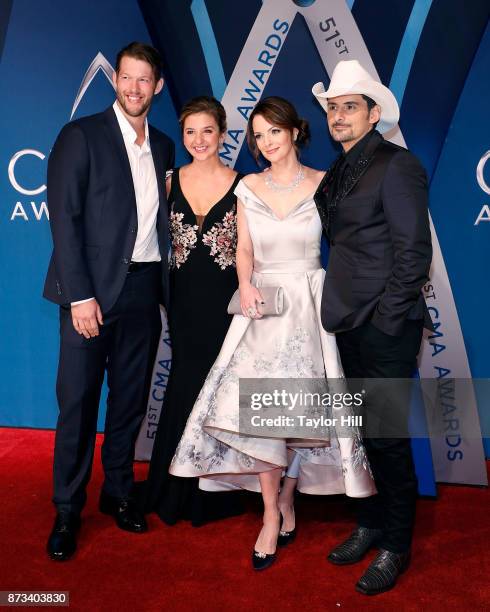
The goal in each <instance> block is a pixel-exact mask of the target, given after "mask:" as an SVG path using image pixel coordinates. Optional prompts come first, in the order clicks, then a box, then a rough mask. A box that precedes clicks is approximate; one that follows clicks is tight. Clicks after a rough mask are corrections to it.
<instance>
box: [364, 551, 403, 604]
mask: <svg viewBox="0 0 490 612" xmlns="http://www.w3.org/2000/svg"><path fill="white" fill-rule="evenodd" d="M409 564H410V552H406V553H394V552H390V551H389V550H380V552H379V554H378V556H377V557H376V559H374V561H373V562H372V563H371V565H370V566H369V567H368V568H367V570H366V572H365V573H364V575H363V576H362V578H361V579H360V580H359V582H358V583H357V584H356V591H359V593H363V594H364V595H377V594H378V593H384V592H385V591H389V590H390V589H392V588H393V587H394V586H395V584H396V581H397V579H398V576H399V575H400V574H402V573H403V572H404V571H405V570H406V569H407V568H408V566H409Z"/></svg>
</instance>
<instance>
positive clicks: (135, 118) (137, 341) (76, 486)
mask: <svg viewBox="0 0 490 612" xmlns="http://www.w3.org/2000/svg"><path fill="white" fill-rule="evenodd" d="M113 81H114V86H115V88H116V95H117V99H116V101H115V102H114V105H113V106H112V107H110V108H108V109H107V110H106V111H105V112H103V113H99V114H97V115H93V116H90V117H84V118H82V119H78V120H76V121H73V122H71V123H69V124H67V125H65V127H64V128H63V129H62V130H61V132H60V134H59V136H58V138H57V140H56V142H55V144H54V147H53V150H52V152H51V155H50V158H49V164H48V200H49V211H50V224H51V231H52V235H53V243H54V249H53V254H52V257H51V261H50V264H49V270H48V274H47V278H46V283H45V288H44V296H45V297H46V298H47V299H49V300H51V301H53V302H55V303H56V304H58V305H59V306H60V336H61V339H60V356H59V366H58V379H57V386H56V390H57V397H58V403H59V417H58V424H57V429H56V443H55V451H54V497H53V502H54V504H55V506H56V510H57V515H56V520H55V523H54V527H53V530H52V532H51V535H50V537H49V540H48V545H47V551H48V554H49V556H50V557H51V558H52V559H56V560H64V559H68V558H69V557H71V556H72V555H73V553H74V552H75V549H76V538H77V532H78V529H79V527H80V514H81V511H82V508H83V506H84V505H85V501H86V492H85V489H86V485H87V483H88V481H89V478H90V473H91V467H92V461H93V453H94V445H95V434H96V425H97V414H98V406H99V399H100V392H101V387H102V381H103V378H104V372H105V371H107V382H108V387H109V396H108V400H107V415H106V421H105V435H104V443H103V446H102V463H103V467H104V474H105V479H104V484H103V487H102V492H101V496H100V510H101V511H102V512H104V513H106V514H110V515H112V516H113V517H114V518H115V520H116V523H117V525H118V526H119V527H120V528H121V529H125V530H127V531H131V532H136V533H140V532H143V531H145V530H146V528H147V527H146V523H145V519H144V516H143V515H142V514H141V513H140V512H139V510H138V509H137V508H136V506H135V504H134V503H133V502H132V500H131V489H132V486H133V456H134V445H135V441H136V437H137V433H138V430H139V427H140V424H141V421H142V418H143V416H144V414H145V410H146V402H147V396H148V390H149V386H150V382H151V380H150V379H151V373H152V368H153V362H154V359H155V355H156V351H157V347H158V341H159V337H160V332H161V319H160V307H159V305H160V304H163V305H165V306H166V305H167V299H168V268H167V253H168V248H169V240H168V215H167V201H166V194H165V172H166V170H167V169H169V168H171V167H172V166H173V163H174V145H173V142H172V141H171V140H170V139H169V138H168V137H167V136H166V135H165V134H163V133H162V132H159V131H158V130H156V129H155V128H153V127H151V126H150V125H148V121H147V114H148V111H149V109H150V106H151V102H152V99H153V96H154V95H156V94H158V93H159V92H160V91H161V89H162V87H163V79H162V77H161V61H160V57H159V54H158V52H157V51H156V50H155V49H154V48H153V47H150V46H148V45H145V44H142V43H137V42H134V43H131V44H130V45H128V46H127V47H125V48H124V49H122V50H121V51H120V52H119V54H118V56H117V62H116V71H115V74H114V76H113Z"/></svg>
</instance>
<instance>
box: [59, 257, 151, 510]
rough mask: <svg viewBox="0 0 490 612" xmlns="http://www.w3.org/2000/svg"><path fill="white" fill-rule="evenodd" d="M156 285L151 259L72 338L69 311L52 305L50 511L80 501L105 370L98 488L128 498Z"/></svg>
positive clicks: (145, 386) (72, 507)
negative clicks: (100, 319)
mask: <svg viewBox="0 0 490 612" xmlns="http://www.w3.org/2000/svg"><path fill="white" fill-rule="evenodd" d="M160 284H161V277H160V265H159V264H149V265H148V266H146V267H144V268H142V269H141V270H138V271H135V272H131V273H129V274H128V275H127V277H126V281H125V284H124V287H123V289H122V291H121V294H120V296H119V298H118V300H117V302H116V304H115V305H114V307H113V308H111V310H110V311H109V312H108V313H106V314H105V315H104V324H103V325H102V326H99V336H97V337H95V338H89V339H86V338H84V337H83V336H80V335H79V334H78V333H77V332H76V331H75V330H74V328H73V323H72V319H71V312H70V308H65V307H61V308H60V336H61V341H60V356H59V365H58V378H57V385H56V392H57V397H58V404H59V417H58V424H57V428H56V441H55V449H54V497H53V502H54V504H55V506H56V507H57V509H58V511H60V510H65V511H70V512H75V513H79V512H81V510H82V508H83V506H84V504H85V501H86V492H85V488H86V486H87V483H88V481H89V479H90V474H91V470H92V461H93V455H94V446H95V435H96V428H97V415H98V409H99V400H100V393H101V388H102V382H103V379H104V373H105V371H107V384H108V388H109V395H108V399H107V413H106V419H105V428H104V434H105V435H104V443H103V446H102V463H103V468H104V475H105V479H104V485H103V489H104V491H105V492H106V493H108V494H109V495H113V496H115V497H119V498H121V497H125V498H127V497H129V495H130V492H131V488H132V486H133V481H134V475H133V458H134V446H135V442H136V438H137V435H138V431H139V427H140V425H141V421H142V419H143V417H144V415H145V412H146V407H147V399H148V391H149V386H150V383H151V373H152V369H153V363H154V360H155V356H156V351H157V348H158V342H159V338H160V332H161V319H160V308H159V288H160Z"/></svg>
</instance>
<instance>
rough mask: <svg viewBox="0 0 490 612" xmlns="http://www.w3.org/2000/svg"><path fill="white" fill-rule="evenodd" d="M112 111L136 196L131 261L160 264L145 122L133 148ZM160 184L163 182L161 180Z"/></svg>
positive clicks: (124, 124) (129, 133) (125, 125)
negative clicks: (141, 137)
mask: <svg viewBox="0 0 490 612" xmlns="http://www.w3.org/2000/svg"><path fill="white" fill-rule="evenodd" d="M112 108H113V109H114V112H115V113H116V118H117V122H118V123H119V127H120V129H121V133H122V136H123V140H124V145H125V147H126V152H127V154H128V158H129V165H130V167H131V176H132V178H133V185H134V193H135V196H136V211H137V215H138V232H137V234H136V242H135V244H134V249H133V255H132V257H131V261H137V262H143V261H160V260H161V257H160V249H159V246H158V234H157V214H158V207H159V197H158V184H157V176H156V172H155V165H154V163H153V157H152V154H151V149H150V139H149V136H148V120H147V119H145V141H144V142H143V144H142V145H141V146H139V145H137V144H136V138H137V136H138V135H137V134H136V132H135V130H134V129H133V127H132V125H131V124H130V123H129V121H128V120H127V119H126V117H125V116H124V113H123V112H122V110H121V109H120V108H119V104H118V103H117V101H116V102H114V104H113V106H112ZM162 180H163V179H162ZM93 299H94V298H93V297H91V298H87V299H85V300H79V301H78V302H72V303H71V305H72V306H75V305H76V304H82V303H83V302H88V301H90V300H93Z"/></svg>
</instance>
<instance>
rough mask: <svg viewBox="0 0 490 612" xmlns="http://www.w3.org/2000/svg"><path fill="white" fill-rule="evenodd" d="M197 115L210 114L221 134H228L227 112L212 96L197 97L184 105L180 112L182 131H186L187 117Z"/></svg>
mask: <svg viewBox="0 0 490 612" xmlns="http://www.w3.org/2000/svg"><path fill="white" fill-rule="evenodd" d="M196 113H208V114H209V115H211V116H212V117H213V119H214V120H215V121H216V124H217V126H218V129H219V133H220V134H223V133H224V132H226V111H225V109H224V107H223V105H222V104H221V102H218V100H216V98H213V97H212V96H197V97H196V98H192V99H191V100H189V101H188V102H186V103H185V104H184V106H183V107H182V110H181V112H180V117H179V123H180V129H181V130H182V131H184V123H185V120H186V119H187V117H189V116H190V115H195V114H196Z"/></svg>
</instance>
